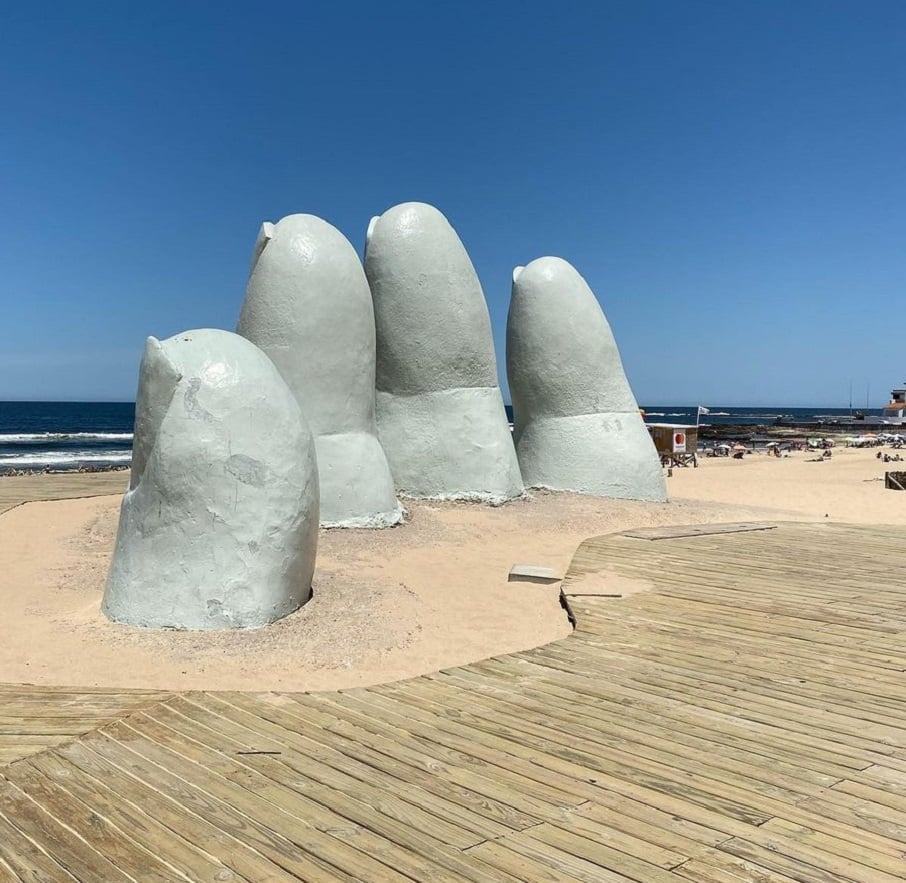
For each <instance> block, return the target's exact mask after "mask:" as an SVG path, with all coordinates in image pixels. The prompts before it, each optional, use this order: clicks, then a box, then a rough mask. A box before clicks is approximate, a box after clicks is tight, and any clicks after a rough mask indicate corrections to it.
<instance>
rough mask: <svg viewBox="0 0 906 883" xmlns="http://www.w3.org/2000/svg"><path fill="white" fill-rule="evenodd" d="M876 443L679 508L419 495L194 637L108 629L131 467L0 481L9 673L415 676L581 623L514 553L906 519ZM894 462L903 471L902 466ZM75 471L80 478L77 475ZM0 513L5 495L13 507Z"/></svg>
mask: <svg viewBox="0 0 906 883" xmlns="http://www.w3.org/2000/svg"><path fill="white" fill-rule="evenodd" d="M876 454H877V451H876V450H872V449H867V450H866V449H842V448H839V447H838V448H836V449H835V450H834V455H833V457H832V458H831V459H830V460H828V461H826V462H812V461H813V458H814V457H815V455H814V454H813V453H808V452H797V453H793V454H792V455H790V456H789V457H784V458H780V459H778V458H773V457H768V456H766V455H764V454H751V455H748V456H746V457H745V459H743V460H732V459H704V460H702V461H701V466H700V467H699V468H698V469H692V468H683V469H674V470H673V474H672V476H671V477H670V478H669V479H668V488H669V491H670V495H671V500H670V502H669V503H666V504H651V503H637V502H627V501H614V500H602V499H597V498H593V497H583V496H579V495H575V494H563V493H539V492H535V493H533V494H532V495H531V497H530V498H528V499H525V500H521V501H517V502H514V503H510V504H508V505H506V506H501V507H499V508H491V507H486V506H481V505H476V504H449V503H448V504H440V503H411V502H410V503H409V504H408V506H407V508H408V519H407V522H406V524H405V525H403V526H401V527H398V528H393V529H390V530H384V531H362V530H333V531H322V533H321V538H320V548H319V554H318V566H317V571H316V574H315V579H314V595H313V598H312V600H311V601H310V602H309V603H308V604H306V605H305V606H304V607H303V608H302V609H301V610H299V611H298V612H296V613H295V614H293V615H292V616H289V617H287V618H286V619H284V620H283V621H281V622H279V623H277V624H275V625H274V626H271V627H269V628H266V629H260V630H253V631H243V632H209V633H191V632H179V631H146V630H142V629H136V628H132V627H127V626H122V625H115V624H112V623H110V622H108V621H107V620H106V619H105V618H104V616H103V615H102V614H101V613H100V609H99V605H100V600H101V596H102V593H103V586H104V580H105V577H106V572H107V567H108V564H109V561H110V555H111V551H112V547H113V542H114V537H115V533H116V525H117V518H118V509H119V500H120V498H119V495H118V494H116V493H110V491H111V490H112V489H116V488H118V487H119V486H125V484H126V483H127V482H128V473H123V472H121V473H114V474H112V475H111V474H107V475H104V474H100V475H96V476H81V477H79V479H78V486H77V487H76V488H75V489H74V490H71V491H69V490H67V479H66V478H65V477H61V476H54V475H47V476H37V477H31V478H28V479H13V478H6V479H0V498H2V500H3V501H5V504H6V505H12V502H14V501H15V498H16V497H17V495H19V496H20V497H23V498H27V497H28V496H31V497H39V496H40V497H60V496H65V495H66V493H68V492H72V493H92V492H95V491H99V492H101V493H103V494H104V495H103V496H90V497H83V498H77V499H52V500H46V501H41V502H27V503H23V504H21V505H17V506H14V507H13V508H11V509H8V510H7V511H5V512H3V514H0V574H2V577H0V603H2V605H3V610H4V619H3V626H2V633H3V640H2V641H0V682H6V683H32V684H48V685H61V684H65V685H72V686H86V687H87V686H94V687H98V686H104V687H147V688H155V689H179V690H188V689H202V688H203V689H209V690H217V689H230V690H236V689H242V690H259V689H280V690H321V689H339V688H344V687H351V686H361V685H366V684H371V683H376V682H381V681H390V680H396V679H400V678H405V677H410V676H414V675H418V674H423V673H426V672H430V671H434V670H437V669H439V668H445V667H448V666H453V665H459V664H463V663H467V662H470V661H474V660H477V659H481V658H484V657H487V656H490V655H495V654H499V653H506V652H513V651H517V650H521V649H526V648H530V647H535V646H539V645H542V644H545V643H548V642H550V641H553V640H556V639H558V638H561V637H564V636H565V635H567V634H568V633H569V630H570V626H569V623H568V621H567V618H566V615H565V613H564V611H563V609H562V607H561V605H560V602H559V584H553V585H547V586H545V585H538V584H533V583H527V582H508V580H507V575H508V572H509V570H510V567H511V566H512V565H513V564H517V563H519V564H536V565H546V566H549V567H553V568H555V569H556V570H557V571H558V572H560V573H562V572H563V571H564V570H565V569H566V567H567V565H568V564H569V561H570V559H571V557H572V554H573V552H574V551H575V549H576V547H577V545H578V544H579V543H580V542H581V541H582V540H583V539H585V538H587V537H590V536H594V535H599V534H605V533H609V532H613V531H619V530H626V529H629V528H634V527H649V526H655V525H669V524H693V523H710V522H728V521H740V520H806V521H820V520H825V519H829V520H832V521H841V522H856V523H884V524H902V523H906V494H901V493H898V492H896V491H890V490H885V489H884V486H883V481H881V480H880V479H881V478H882V477H883V474H884V469H885V464H883V463H882V462H881V461H879V460H878V459H877V457H876ZM887 468H888V469H890V468H896V464H890V465H888V466H887ZM73 481H74V479H73V478H72V477H69V479H68V482H69V484H70V485H71V484H72V483H73ZM16 482H18V485H17V484H16ZM2 508H3V507H2V506H0V509H2Z"/></svg>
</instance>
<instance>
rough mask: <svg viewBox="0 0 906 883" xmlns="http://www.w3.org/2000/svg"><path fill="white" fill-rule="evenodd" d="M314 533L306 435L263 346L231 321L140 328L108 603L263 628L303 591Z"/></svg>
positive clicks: (131, 612) (154, 615)
mask: <svg viewBox="0 0 906 883" xmlns="http://www.w3.org/2000/svg"><path fill="white" fill-rule="evenodd" d="M317 542H318V473H317V467H316V464H315V451H314V443H313V441H312V437H311V433H310V432H309V429H308V426H307V425H306V423H305V420H304V418H303V417H302V413H301V411H300V409H299V405H298V404H297V402H296V400H295V398H294V396H293V394H292V393H291V392H290V390H289V388H288V387H287V385H286V383H284V381H283V379H282V378H281V377H280V375H279V373H278V372H277V369H276V368H275V367H274V365H273V364H272V363H271V361H270V360H269V359H268V358H267V356H265V355H264V353H262V352H261V351H260V350H259V349H258V348H257V347H255V346H254V345H253V344H251V343H249V341H247V340H245V339H244V338H242V337H239V336H238V335H236V334H230V333H229V332H227V331H214V330H201V331H187V332H185V333H183V334H178V335H176V336H175V337H171V338H169V339H168V340H165V341H163V342H160V341H158V340H156V339H155V338H153V337H151V338H149V339H148V343H147V346H146V347H145V354H144V357H143V358H142V364H141V370H140V375H139V388H138V400H137V402H136V409H135V441H134V446H133V459H132V481H131V484H130V487H129V490H128V491H127V492H126V495H125V497H124V498H123V502H122V507H121V510H120V523H119V530H118V532H117V537H116V548H115V550H114V554H113V561H112V563H111V566H110V573H109V575H108V578H107V587H106V591H105V592H104V601H103V610H104V613H106V614H107V616H108V617H109V618H110V619H112V620H115V621H116V622H124V623H130V624H132V625H139V626H149V627H154V628H181V629H218V628H250V627H254V626H262V625H266V624H267V623H269V622H273V621H274V620H275V619H279V618H280V617H282V616H286V615H287V614H288V613H292V611H293V610H295V609H296V608H298V607H299V606H300V605H301V604H304V603H305V601H307V600H308V598H309V597H310V595H311V577H312V572H313V570H314V566H315V551H316V548H317Z"/></svg>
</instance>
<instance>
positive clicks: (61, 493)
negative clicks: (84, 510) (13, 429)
mask: <svg viewBox="0 0 906 883" xmlns="http://www.w3.org/2000/svg"><path fill="white" fill-rule="evenodd" d="M129 476H130V472H129V470H127V469H123V470H117V471H114V472H58V473H54V474H52V475H4V476H2V477H0V514H2V513H4V512H6V511H7V510H9V509H14V508H15V507H16V506H20V505H22V504H23V503H31V502H43V501H46V500H69V499H72V498H74V497H99V496H104V495H106V494H122V493H123V492H124V491H125V490H126V488H127V487H128V486H129Z"/></svg>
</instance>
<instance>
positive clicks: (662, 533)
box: [620, 521, 777, 540]
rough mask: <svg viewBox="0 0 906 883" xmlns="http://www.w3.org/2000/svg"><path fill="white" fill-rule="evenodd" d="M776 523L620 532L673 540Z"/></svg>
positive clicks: (628, 535) (627, 535)
mask: <svg viewBox="0 0 906 883" xmlns="http://www.w3.org/2000/svg"><path fill="white" fill-rule="evenodd" d="M776 527H777V525H776V524H772V523H769V522H764V521H738V522H735V523H733V524H687V525H677V526H673V527H645V528H637V529H635V530H624V531H622V533H621V534H620V535H621V536H624V537H633V538H635V539H640V540H673V539H679V538H682V537H706V536H714V535H715V534H725V533H743V532H745V531H753V530H774V529H775V528H776Z"/></svg>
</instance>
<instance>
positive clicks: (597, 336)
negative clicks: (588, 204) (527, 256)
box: [507, 257, 667, 502]
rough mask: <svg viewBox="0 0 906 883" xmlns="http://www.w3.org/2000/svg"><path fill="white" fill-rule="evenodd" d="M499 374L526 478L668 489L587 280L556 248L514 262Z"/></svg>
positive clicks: (616, 491)
mask: <svg viewBox="0 0 906 883" xmlns="http://www.w3.org/2000/svg"><path fill="white" fill-rule="evenodd" d="M507 377H508V378H509V383H510V393H511V394H512V397H513V418H514V425H513V438H514V441H515V443H516V451H517V453H518V456H519V465H520V467H521V468H522V475H523V477H524V479H525V483H526V485H527V486H528V487H544V488H551V489H554V490H568V491H577V492H579V493H584V494H595V495H597V496H602V497H617V498H621V499H629V500H655V501H660V502H663V501H665V500H666V499H667V487H666V484H665V483H664V476H663V471H662V469H661V464H660V459H659V458H658V455H657V451H656V450H655V447H654V443H653V442H652V440H651V437H650V436H649V435H648V431H647V429H646V428H645V424H644V423H643V422H642V418H641V415H640V414H639V409H638V405H637V404H636V400H635V397H634V396H633V394H632V390H631V389H630V388H629V383H628V381H627V380H626V375H625V373H624V371H623V363H622V362H621V360H620V353H619V351H618V350H617V345H616V341H615V340H614V337H613V332H612V331H611V330H610V325H609V324H608V322H607V319H606V318H605V317H604V313H603V312H602V310H601V307H600V305H599V304H598V301H597V299H596V298H595V296H594V294H593V293H592V290H591V289H590V288H589V287H588V284H587V283H586V282H585V280H584V279H583V278H582V277H581V276H580V275H579V273H578V272H577V271H576V270H575V269H574V268H573V267H572V266H571V265H570V264H568V263H567V262H566V261H564V260H562V259H561V258H556V257H545V258H539V259H538V260H536V261H532V262H531V263H530V264H529V265H528V266H527V267H524V268H523V267H517V268H516V270H515V271H514V272H513V295H512V300H511V301H510V310H509V316H508V318H507Z"/></svg>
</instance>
